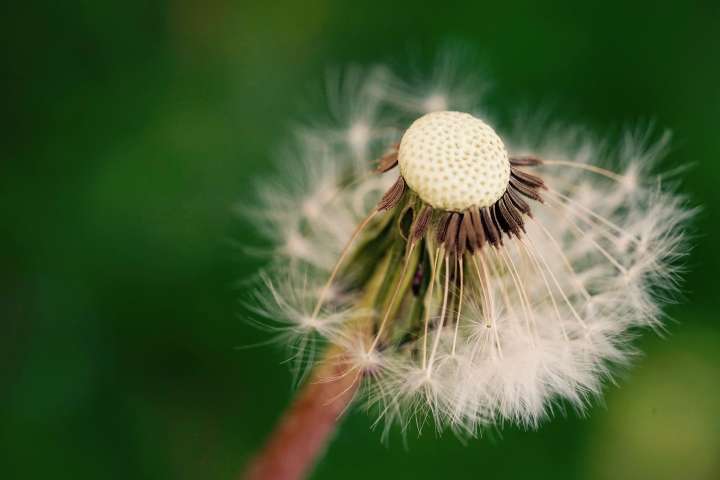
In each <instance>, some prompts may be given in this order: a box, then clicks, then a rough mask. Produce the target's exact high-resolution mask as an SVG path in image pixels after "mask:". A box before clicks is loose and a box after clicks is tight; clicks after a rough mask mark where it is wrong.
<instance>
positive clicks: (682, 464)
mask: <svg viewBox="0 0 720 480" xmlns="http://www.w3.org/2000/svg"><path fill="white" fill-rule="evenodd" d="M2 11H3V14H2V15H1V16H0V49H1V51H2V52H3V57H2V67H3V71H2V75H0V91H2V95H3V101H2V105H3V108H2V111H3V112H4V114H3V115H2V123H3V128H2V138H3V140H2V144H1V150H0V232H1V234H0V322H1V323H0V325H2V330H1V333H0V477H1V478H4V479H11V478H12V479H14V478H18V479H35V478H62V479H64V478H68V479H69V478H72V479H86V478H87V479H90V478H92V479H97V478H103V479H115V478H117V479H127V478H138V479H231V478H234V477H235V476H236V475H237V473H238V472H239V471H240V469H241V467H242V466H243V465H244V463H245V462H246V460H247V459H248V458H249V455H250V454H251V452H253V451H254V450H255V449H256V448H258V446H259V445H260V444H261V443H262V441H263V439H264V438H265V435H266V434H267V432H268V431H269V429H270V428H271V427H272V425H273V423H274V422H275V420H276V417H277V416H278V414H279V412H280V411H281V409H282V408H283V406H284V405H286V403H287V402H288V399H289V398H290V395H291V388H290V375H289V373H288V369H287V367H286V365H282V364H281V360H282V359H283V358H284V357H283V353H282V351H281V350H280V349H278V348H273V347H265V348H257V349H251V350H238V349H237V348H236V347H237V346H239V345H247V344H250V343H254V342H258V341H262V340H264V339H266V337H265V335H264V334H263V333H262V332H259V331H256V330H254V329H253V328H252V327H249V326H248V325H247V324H246V323H245V322H244V320H243V319H242V313H241V309H240V307H239V305H238V298H239V297H240V296H241V294H242V291H241V289H240V290H238V289H237V288H236V284H237V280H239V279H242V278H247V277H248V276H249V275H251V274H252V272H254V271H255V270H256V269H257V268H259V267H260V266H261V265H262V264H263V260H262V259H259V258H253V257H248V256H245V255H242V253H241V250H239V249H238V248H237V245H238V244H245V243H256V242H259V241H260V238H259V236H258V233H257V232H256V231H254V230H253V227H252V226H251V225H249V224H248V223H247V222H246V221H244V220H242V219H239V218H238V217H236V216H235V215H234V214H233V207H234V206H235V205H236V204H237V202H252V195H251V194H250V193H249V189H250V186H251V184H252V182H254V181H255V180H256V179H257V178H259V177H262V176H265V175H270V174H271V172H272V168H271V163H270V158H271V154H272V153H273V152H274V151H276V150H277V148H278V146H279V143H280V142H281V141H282V140H283V138H285V137H286V136H287V134H288V129H289V126H290V125H291V124H292V123H293V122H294V121H295V120H297V119H298V118H302V117H303V112H304V111H306V110H304V109H305V106H306V104H308V103H312V104H313V105H314V106H315V107H314V108H315V110H313V111H322V105H318V104H317V102H315V100H313V102H308V99H310V98H315V97H317V96H315V97H314V96H313V95H314V93H313V92H315V93H316V92H318V91H320V90H321V85H322V82H323V81H324V79H325V76H326V73H327V70H328V68H332V67H337V66H342V65H345V64H348V63H357V64H361V65H362V64H370V63H376V62H388V63H389V64H391V65H392V66H393V67H394V68H395V69H396V70H397V71H398V72H400V73H401V74H403V73H407V72H409V71H410V69H411V68H418V67H419V68H420V69H421V70H422V69H428V70H429V68H430V65H431V63H432V59H433V58H434V57H435V54H436V53H437V52H438V50H439V49H441V48H443V46H445V45H446V44H447V43H448V42H454V43H456V44H461V45H464V46H465V47H468V48H469V49H470V50H472V51H474V52H475V53H476V55H477V58H478V60H479V61H480V63H481V64H482V65H484V69H485V71H486V72H487V73H488V74H489V76H490V79H491V80H492V83H493V85H494V88H493V90H492V92H491V94H490V96H489V98H488V100H489V102H490V103H491V106H492V108H493V109H494V110H495V111H496V112H498V114H499V116H500V118H506V119H509V118H511V113H512V112H514V111H515V109H516V108H517V107H519V106H531V107H532V106H537V105H548V104H549V105H552V107H553V111H554V112H555V114H556V115H557V116H558V118H560V119H562V120H564V121H567V122H572V123H575V122H577V123H582V124H584V125H587V126H589V127H591V128H592V129H593V130H595V131H596V132H597V133H599V134H602V133H604V132H616V131H617V129H618V127H620V126H622V125H626V124H632V123H633V122H636V121H637V120H643V119H645V120H647V119H655V120H656V122H657V124H658V125H659V126H662V127H668V128H671V129H672V130H673V131H674V132H675V135H676V136H675V138H676V143H675V146H674V149H673V151H672V153H671V154H670V156H669V158H668V159H667V162H666V163H665V165H664V167H667V168H674V167H676V166H684V165H691V168H690V169H689V170H687V171H686V173H685V174H684V175H683V179H684V184H683V189H684V190H685V191H687V192H688V193H689V195H690V196H691V198H692V199H693V202H694V203H696V204H701V205H703V207H704V211H703V213H702V214H701V215H700V216H699V217H698V219H697V222H696V223H695V227H696V240H695V249H694V251H693V253H692V255H691V256H690V258H689V259H688V265H689V267H690V272H689V274H688V275H687V282H686V288H685V291H686V300H685V301H684V302H683V303H682V304H680V305H676V306H673V307H671V308H669V309H668V313H669V314H670V315H671V316H672V318H673V321H672V322H671V323H669V327H668V333H667V335H666V336H665V338H659V337H657V336H653V335H646V336H645V337H644V338H643V339H641V340H640V343H641V346H642V349H643V350H644V351H645V355H644V356H643V357H641V358H639V359H638V360H637V362H636V365H635V368H634V369H632V370H630V371H629V372H628V373H627V374H625V375H624V376H623V378H622V379H621V380H620V382H619V385H609V386H608V388H607V395H606V397H605V401H604V402H602V403H598V404H597V405H595V406H594V407H593V408H592V409H591V410H590V412H589V415H588V416H587V417H586V418H579V417H578V416H577V415H576V414H567V415H560V416H559V417H558V418H556V419H555V420H553V421H552V422H549V423H547V424H546V425H544V426H543V427H542V428H541V429H539V430H538V431H534V432H524V431H520V430H517V429H513V428H506V429H504V430H502V432H500V433H497V434H494V435H490V436H488V437H485V438H482V439H479V440H473V441H469V442H468V443H467V444H466V445H463V444H462V443H461V442H459V441H458V440H456V439H455V438H453V437H452V436H451V435H445V436H443V437H442V438H436V435H434V434H432V433H428V434H426V435H424V436H423V437H422V438H420V439H417V438H412V437H411V438H409V439H408V444H407V446H404V445H403V442H402V441H401V439H400V436H399V435H394V436H393V437H391V441H390V444H389V445H383V444H382V443H381V442H380V434H379V432H377V431H370V430H369V424H370V422H369V420H368V419H367V418H366V417H365V415H364V414H363V413H362V412H353V413H352V414H351V415H350V416H349V418H348V419H347V421H346V423H345V425H344V427H343V429H342V431H341V432H340V434H339V435H338V437H337V438H336V441H335V442H334V444H333V445H332V447H331V448H330V450H329V452H328V455H327V457H326V458H325V460H324V461H323V462H322V463H321V464H320V465H319V467H318V469H317V471H316V472H315V475H314V477H313V478H316V479H363V480H365V479H367V478H377V479H385V478H388V479H390V478H412V479H415V480H420V479H437V478H504V479H514V478H528V477H532V478H552V479H624V478H628V479H630V478H633V479H690V480H693V479H717V478H720V384H719V382H718V380H719V379H720V325H719V324H718V322H719V321H720V319H718V307H720V301H719V300H718V291H717V290H715V289H716V288H717V285H718V277H717V275H718V272H720V254H719V253H718V251H719V249H718V241H719V237H718V233H719V231H720V227H718V225H720V218H719V217H718V213H717V212H718V210H717V209H716V205H718V204H719V203H720V188H719V187H718V184H719V182H720V131H719V130H718V119H720V61H719V60H720V57H718V52H720V6H719V4H718V2H716V1H676V2H667V3H666V2H661V1H655V2H627V1H613V0H609V1H602V2H577V1H564V2H534V1H518V2H515V1H503V2H498V1H495V2H484V1H475V2H457V1H445V2H441V3H436V2H427V3H425V2H419V1H407V0H404V1H397V2H389V1H387V0H382V1H376V0H368V1H363V2H359V1H331V0H325V1H298V2H289V1H283V0H280V1H240V2H233V1H231V0H205V1H200V0H165V1H147V0H125V1H115V2H108V1H102V0H85V1H71V2H50V1H48V2H42V1H40V2H19V1H14V2H10V3H8V4H5V6H3V7H2Z"/></svg>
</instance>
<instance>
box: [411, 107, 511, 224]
mask: <svg viewBox="0 0 720 480" xmlns="http://www.w3.org/2000/svg"><path fill="white" fill-rule="evenodd" d="M398 163H399V165H400V173H401V174H402V176H403V177H404V178H405V181H406V182H407V184H408V186H409V187H410V188H411V189H412V190H414V191H415V192H416V193H417V194H418V195H419V196H420V198H421V199H422V200H423V201H425V202H427V203H428V204H430V205H431V206H432V207H433V208H439V209H444V210H451V211H458V212H460V211H463V210H466V209H468V208H470V207H477V208H482V207H489V206H490V205H492V204H493V203H495V202H496V201H497V200H498V199H499V198H500V197H502V195H503V193H505V190H506V189H507V186H508V181H509V180H510V161H509V159H508V153H507V150H505V146H504V145H503V142H502V140H500V137H499V136H498V135H497V134H496V133H495V131H494V130H493V129H492V128H491V127H490V126H488V125H487V124H486V123H485V122H483V121H482V120H480V119H478V118H475V117H473V116H472V115H470V114H468V113H462V112H433V113H428V114H427V115H424V116H422V117H420V118H418V119H417V120H415V122H413V124H412V125H410V128H408V129H407V131H406V132H405V134H404V135H403V138H402V140H401V142H400V149H399V151H398Z"/></svg>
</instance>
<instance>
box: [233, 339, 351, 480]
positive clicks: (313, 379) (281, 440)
mask: <svg viewBox="0 0 720 480" xmlns="http://www.w3.org/2000/svg"><path fill="white" fill-rule="evenodd" d="M358 375H359V374H358V372H356V371H348V369H347V362H343V359H342V356H341V354H339V353H338V352H337V350H335V349H331V351H329V352H328V353H327V354H326V356H325V359H324V360H323V361H322V362H321V363H320V364H319V365H318V366H317V367H316V368H315V370H314V371H313V372H312V374H311V375H310V378H309V379H308V381H307V382H306V383H305V385H304V386H303V387H302V389H301V390H300V392H299V393H298V395H297V397H296V398H295V400H294V401H293V402H292V403H291V405H290V407H289V408H288V410H287V411H286V412H285V414H284V416H283V417H282V418H281V419H280V422H279V423H278V425H277V426H276V427H275V430H274V431H273V433H272V434H271V435H270V438H269V439H268V441H267V443H266V444H265V446H264V447H263V449H262V450H260V452H258V453H257V454H256V456H255V457H254V458H253V459H252V460H251V462H250V464H249V466H248V467H247V470H246V471H245V472H244V474H243V476H242V477H241V478H243V479H245V480H300V479H303V478H306V477H307V475H308V474H309V473H310V472H311V471H312V468H313V467H314V465H315V464H316V463H317V461H318V460H319V459H320V457H321V456H322V455H323V453H324V452H325V450H326V448H327V445H328V443H329V442H330V440H331V438H332V435H333V434H334V432H335V430H336V429H337V427H338V425H339V423H340V421H341V419H342V416H343V414H344V413H345V411H346V410H347V408H348V406H349V405H350V403H351V402H352V400H353V398H354V397H355V393H356V392H357V388H358V385H359V383H360V378H359V377H358Z"/></svg>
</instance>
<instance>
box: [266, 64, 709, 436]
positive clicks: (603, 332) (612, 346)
mask: <svg viewBox="0 0 720 480" xmlns="http://www.w3.org/2000/svg"><path fill="white" fill-rule="evenodd" d="M462 65H464V62H452V64H448V63H447V62H444V63H442V64H441V65H440V68H439V69H438V71H436V72H435V73H433V74H431V75H429V76H428V79H429V80H428V81H419V82H418V81H416V80H415V81H413V82H407V83H406V82H403V81H402V80H400V79H399V78H397V77H395V76H394V75H392V74H391V73H390V72H389V70H387V69H384V68H379V67H378V68H375V69H372V70H371V71H370V73H369V74H363V73H362V72H361V71H360V70H359V69H358V68H353V69H351V71H350V74H349V75H347V76H346V78H345V79H344V80H343V78H344V77H343V76H342V75H340V76H338V77H334V80H335V81H334V83H333V85H335V88H329V89H328V95H329V96H330V100H329V104H330V110H331V111H332V112H333V114H334V115H333V116H334V117H337V125H331V126H327V125H323V126H322V127H303V128H301V129H300V130H299V131H298V132H296V135H295V136H294V138H297V139H298V144H299V145H297V146H296V148H295V149H294V150H295V151H296V154H295V155H285V156H283V157H282V158H281V164H280V165H279V172H280V174H279V175H278V177H277V178H276V180H275V181H273V182H269V183H265V184H264V186H262V187H261V188H260V190H259V191H260V200H261V203H262V206H261V207H258V208H254V209H253V212H252V218H253V219H254V220H257V221H258V225H259V226H260V227H261V229H262V231H263V232H264V233H266V235H267V238H268V241H267V242H265V243H266V244H267V245H271V247H266V248H265V249H264V250H267V251H270V252H271V261H270V265H269V266H268V269H267V272H266V273H265V274H263V275H262V276H261V280H262V281H261V282H260V286H259V289H258V292H257V294H256V300H255V305H254V306H253V310H254V311H255V312H256V313H257V314H258V315H260V316H261V317H262V318H263V319H264V320H263V321H262V322H259V323H260V324H261V326H262V327H263V328H267V329H269V330H271V331H273V332H275V333H276V334H277V335H278V338H279V340H281V341H282V342H283V343H285V344H286V345H287V346H288V348H289V351H290V353H291V360H292V365H293V366H294V371H295V372H296V374H298V376H299V377H302V373H303V372H305V371H306V370H307V369H308V368H312V367H313V366H314V365H316V364H317V362H318V360H317V357H318V355H321V354H322V352H323V351H325V350H326V349H329V348H332V351H333V352H335V353H334V355H335V356H336V357H337V358H340V359H342V362H343V363H344V364H345V365H346V366H347V367H348V371H349V373H348V375H352V376H353V378H356V381H357V382H360V388H359V389H358V391H359V395H360V396H361V399H362V401H363V404H364V405H365V406H366V407H367V408H368V410H369V411H371V412H373V413H374V414H375V415H376V418H377V420H376V423H377V422H384V423H385V430H384V432H385V433H387V432H388V431H389V430H388V429H389V428H390V426H391V425H395V424H397V425H399V426H400V428H401V430H402V431H403V432H405V431H407V430H409V429H411V428H414V429H417V430H418V431H420V430H422V429H423V428H424V426H425V425H427V424H428V423H431V424H433V425H434V426H435V427H436V428H438V429H445V428H448V429H451V430H453V431H455V432H457V433H458V434H459V435H463V436H467V435H475V434H478V433H479V432H481V431H482V430H483V429H485V428H488V427H495V426H498V425H503V424H508V423H512V424H517V425H520V426H523V427H528V428H534V427H536V426H538V425H539V424H540V423H541V422H542V421H543V420H544V419H546V418H547V417H549V416H551V415H552V414H553V413H555V412H557V411H558V410H563V409H567V408H572V409H576V410H578V411H584V410H585V409H586V408H588V405H590V404H591V403H592V400H593V399H594V398H596V397H598V396H599V395H600V394H601V392H602V389H603V385H604V384H605V383H606V382H607V381H610V380H612V378H613V372H615V371H616V369H617V368H618V367H619V366H624V365H626V364H627V363H628V362H629V360H631V359H632V357H633V356H634V355H635V348H634V347H633V339H634V338H635V337H636V336H637V335H638V334H639V333H640V332H641V331H642V329H643V328H647V327H650V328H651V329H654V330H659V329H662V320H663V313H662V306H663V304H664V303H666V302H668V301H672V300H673V298H674V295H675V293H676V292H677V290H678V285H679V282H680V273H681V268H680V266H679V265H680V262H681V261H682V259H683V257H684V256H685V255H686V253H687V245H686V234H685V229H686V225H687V223H688V221H689V220H690V219H691V218H692V216H693V214H694V212H695V210H694V209H692V208H688V206H687V202H686V201H685V199H684V198H683V197H682V196H681V195H678V194H677V193H675V192H674V191H673V190H672V189H671V188H670V187H669V186H668V182H666V181H661V180H664V177H661V176H659V175H657V174H654V173H653V171H654V168H655V166H656V165H657V163H658V161H659V160H660V159H661V158H662V155H663V154H664V153H665V152H666V151H667V142H668V138H669V136H668V135H661V136H660V138H659V140H657V141H652V138H653V137H652V136H650V135H649V134H648V132H647V131H644V130H639V131H638V130H635V131H632V132H630V133H628V134H627V135H625V136H623V137H622V138H621V139H619V140H618V141H616V142H612V141H607V140H604V141H601V140H598V139H597V138H596V137H595V136H594V135H593V134H591V133H589V132H587V131H586V130H584V129H581V128H577V127H568V126H561V127H558V126H553V125H549V124H548V123H547V122H546V121H542V122H534V123H533V122H532V121H528V120H527V119H519V121H518V126H517V127H515V128H510V129H508V131H507V132H505V131H503V132H502V139H501V135H500V134H498V133H496V132H495V130H494V129H493V128H492V127H490V126H489V125H488V123H486V121H485V120H482V119H480V118H477V117H474V116H473V115H471V114H468V113H462V112H461V111H466V112H479V111H482V112H483V114H482V118H483V119H486V118H488V119H489V118H491V117H490V116H489V115H488V114H486V113H487V112H486V110H485V109H484V108H482V106H481V105H478V104H477V101H478V98H477V96H475V95H468V93H469V92H470V93H476V92H477V91H479V90H480V89H479V88H476V87H475V86H474V84H472V85H471V84H470V83H472V82H471V81H470V80H472V81H474V80H473V78H474V77H473V76H472V75H468V74H465V73H464V72H462V71H451V67H453V66H460V67H462ZM453 68H454V67H453ZM468 79H469V80H468ZM466 80H467V81H466ZM429 87H431V88H429ZM433 92H434V93H433ZM449 109H457V110H459V111H447V110H449ZM460 110H461V111H460ZM428 112H431V113H428ZM418 115H422V116H420V117H419V118H418ZM408 125H410V126H409V127H408ZM533 132H534V133H533ZM383 152H384V153H383ZM375 155H377V156H378V157H381V158H380V160H379V162H378V163H372V162H371V161H370V159H371V158H372V157H373V156H375ZM396 166H397V167H398V168H395V167H396ZM383 194H384V195H383Z"/></svg>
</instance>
